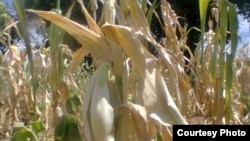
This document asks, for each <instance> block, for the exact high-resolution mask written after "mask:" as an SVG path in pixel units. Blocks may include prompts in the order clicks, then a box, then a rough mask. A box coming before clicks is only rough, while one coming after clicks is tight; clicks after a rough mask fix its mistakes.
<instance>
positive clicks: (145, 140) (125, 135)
mask: <svg viewBox="0 0 250 141" xmlns="http://www.w3.org/2000/svg"><path fill="white" fill-rule="evenodd" d="M117 114H118V117H117V118H118V126H117V127H118V128H117V130H116V132H117V134H116V140H119V141H128V140H129V141H150V140H151V137H150V134H149V131H148V128H147V127H148V124H147V113H146V111H145V109H144V107H142V106H140V105H137V104H133V103H130V102H129V103H128V104H127V105H123V106H120V107H119V108H118V109H117Z"/></svg>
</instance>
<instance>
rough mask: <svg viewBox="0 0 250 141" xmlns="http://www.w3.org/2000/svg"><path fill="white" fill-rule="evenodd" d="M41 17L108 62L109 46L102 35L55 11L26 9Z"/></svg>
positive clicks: (109, 58) (109, 56)
mask: <svg viewBox="0 0 250 141" xmlns="http://www.w3.org/2000/svg"><path fill="white" fill-rule="evenodd" d="M28 11H29V12H32V13H35V14H37V15H39V16H41V17H42V18H44V19H46V20H49V21H51V22H52V23H54V24H56V25H57V26H59V27H60V28H62V29H64V30H65V31H67V32H68V33H69V34H71V35H72V36H73V37H74V38H75V39H76V40H77V41H78V42H79V43H81V45H82V47H84V48H86V49H87V51H89V52H90V53H91V54H93V56H95V57H97V58H98V59H101V60H103V61H107V62H110V61H111V58H112V56H111V55H110V53H109V52H110V48H109V46H108V44H107V42H106V40H105V38H104V37H103V36H102V35H99V34H97V33H95V32H93V31H92V30H90V29H88V28H87V27H85V26H83V25H80V24H78V23H76V22H74V21H72V20H70V19H68V18H66V17H64V16H62V15H59V14H57V13H55V12H48V11H36V10H28Z"/></svg>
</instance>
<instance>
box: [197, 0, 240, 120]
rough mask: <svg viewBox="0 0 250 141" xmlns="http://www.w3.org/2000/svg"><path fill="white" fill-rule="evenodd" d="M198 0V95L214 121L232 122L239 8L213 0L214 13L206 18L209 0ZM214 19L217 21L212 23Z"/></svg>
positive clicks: (226, 2)
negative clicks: (207, 28)
mask: <svg viewBox="0 0 250 141" xmlns="http://www.w3.org/2000/svg"><path fill="white" fill-rule="evenodd" d="M199 2H200V17H201V42H200V43H199V45H198V51H197V52H198V53H197V55H196V58H198V59H197V60H196V59H194V60H196V61H195V62H196V63H197V65H196V66H195V67H196V68H195V69H194V70H195V71H196V74H201V75H196V76H195V83H196V86H195V91H196V94H197V96H198V99H203V100H202V101H200V103H201V104H202V105H203V107H207V108H208V109H207V108H204V110H205V112H207V113H208V114H209V115H211V117H212V122H213V123H226V124H229V123H231V122H232V119H233V114H232V99H231V96H232V94H233V91H232V90H233V83H234V78H235V75H234V73H235V72H234V58H235V55H236V51H237V50H236V49H237V41H238V36H237V30H238V19H237V13H236V8H235V6H234V5H233V4H232V3H230V2H228V1H227V0H222V1H215V2H214V3H213V4H214V5H215V6H214V7H213V8H212V9H211V13H212V15H210V16H209V19H208V20H207V18H206V17H207V16H206V13H207V7H208V5H209V2H210V1H209V0H200V1H199ZM206 21H208V27H209V31H208V32H206V31H205V24H206ZM213 21H215V23H216V24H217V25H213ZM228 27H229V28H228ZM213 29H215V30H213ZM228 34H230V39H229V42H230V48H229V49H228V48H227V37H228ZM199 58H200V59H199ZM198 60H200V61H198ZM205 99H207V101H206V100H205ZM204 100H205V101H204ZM223 119H224V120H223Z"/></svg>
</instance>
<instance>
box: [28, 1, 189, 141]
mask: <svg viewBox="0 0 250 141" xmlns="http://www.w3.org/2000/svg"><path fill="white" fill-rule="evenodd" d="M78 3H80V5H81V6H82V10H83V13H84V16H85V18H86V19H87V23H88V27H85V26H83V25H80V24H78V23H76V22H74V21H72V20H70V19H68V18H66V17H64V16H62V15H59V14H57V13H55V12H51V11H49V12H48V11H34V10H29V12H32V13H35V14H37V15H39V16H41V17H42V18H44V19H46V20H49V21H51V22H52V23H54V24H55V25H57V26H59V27H60V28H62V29H64V30H65V31H66V32H68V33H69V34H71V35H72V36H73V37H74V38H75V39H77V41H78V42H79V43H81V45H82V47H81V48H80V49H79V50H77V51H76V52H75V53H73V56H72V60H71V62H70V66H69V69H68V72H73V71H74V68H76V67H77V66H78V65H79V63H78V62H79V60H81V59H82V58H83V56H84V55H85V54H86V52H88V53H91V54H92V55H93V57H94V58H95V59H96V60H97V62H98V63H97V64H96V71H95V72H94V74H93V76H92V77H91V80H90V83H89V85H88V87H87V91H86V93H85V94H84V98H83V101H84V102H83V111H82V113H83V114H82V118H83V126H84V135H85V137H86V138H87V140H113V139H115V140H150V139H153V138H156V137H157V136H158V137H159V138H161V139H162V140H170V139H171V136H172V133H171V125H172V124H187V121H186V120H185V118H184V116H183V114H181V112H180V110H179V109H178V107H177V106H176V104H175V102H174V100H173V98H172V95H173V96H175V97H176V98H177V99H178V102H179V103H178V105H179V106H180V107H185V102H184V99H183V97H182V95H188V90H189V85H188V82H187V81H188V79H187V75H186V74H185V73H184V68H183V67H184V61H183V60H182V57H183V55H182V54H181V52H180V48H178V45H177V43H178V42H179V41H178V39H176V38H175V37H176V36H175V35H176V33H175V29H177V28H178V27H179V30H183V29H182V28H181V26H179V23H178V21H177V17H176V15H175V14H174V13H173V11H172V10H171V8H170V5H169V4H168V3H167V2H166V1H162V7H163V9H162V10H163V12H165V14H166V18H167V19H166V20H165V21H164V22H165V23H164V24H165V26H166V32H170V33H172V36H169V37H168V38H167V39H166V40H167V41H166V43H167V44H168V46H167V45H165V46H163V45H161V44H159V43H157V42H156V41H155V40H154V38H153V37H152V35H151V32H150V29H149V23H148V21H147V18H146V17H145V14H144V11H143V10H142V9H141V6H142V5H140V3H139V2H137V1H133V0H126V1H123V0H122V1H114V0H110V1H104V3H103V13H102V15H103V16H102V17H103V18H102V19H101V20H102V22H99V24H97V22H96V21H95V19H94V18H93V17H92V16H91V14H89V13H88V12H87V10H86V8H85V5H84V4H83V3H82V1H80V0H79V1H78ZM118 14H119V16H117V15H118ZM116 19H117V22H116ZM169 22H173V23H175V26H174V27H173V26H172V25H169ZM100 23H101V24H100ZM169 35H170V34H169ZM171 39H174V40H175V41H176V42H174V41H173V42H171V43H170V44H169V43H168V40H171ZM144 43H147V44H144ZM149 44H151V45H153V46H154V47H155V48H156V49H157V50H158V51H159V52H160V54H161V55H160V57H159V58H156V57H155V56H154V55H153V54H151V53H150V52H149V51H148V50H147V46H146V45H149ZM182 110H183V112H184V109H182Z"/></svg>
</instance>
